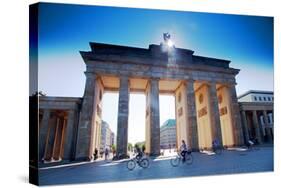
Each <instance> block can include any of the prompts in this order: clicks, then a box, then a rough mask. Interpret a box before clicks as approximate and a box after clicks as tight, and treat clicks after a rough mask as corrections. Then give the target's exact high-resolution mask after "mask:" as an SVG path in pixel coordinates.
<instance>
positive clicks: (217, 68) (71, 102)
mask: <svg viewBox="0 0 281 188" xmlns="http://www.w3.org/2000/svg"><path fill="white" fill-rule="evenodd" d="M90 47H91V50H90V51H81V52H80V54H81V56H82V58H83V60H84V62H85V64H86V71H85V76H86V84H85V90H84V96H83V98H76V99H74V98H71V99H68V100H64V99H62V98H57V99H52V100H49V102H48V97H45V102H44V97H42V100H41V101H42V102H41V103H40V105H41V107H40V110H41V113H42V117H41V121H40V122H41V123H40V129H42V130H44V131H41V132H40V139H41V138H42V140H40V151H41V153H40V157H41V158H42V159H44V157H45V158H46V157H48V158H49V159H51V158H52V157H54V156H57V157H56V158H57V159H59V158H62V159H64V158H67V159H73V160H87V159H90V158H91V156H92V154H93V152H94V149H95V148H99V136H100V135H99V131H100V126H101V119H102V117H101V114H102V98H103V94H104V92H106V91H115V92H118V93H119V101H118V102H119V104H118V121H117V156H118V157H119V158H124V157H126V155H127V143H128V117H129V100H130V92H138V93H144V94H145V95H146V108H145V109H146V112H145V125H144V126H145V144H146V151H145V152H146V153H148V154H150V155H159V154H160V122H159V121H160V119H159V94H164V93H165V94H171V95H173V96H175V110H176V113H175V114H176V130H177V132H176V137H177V146H178V147H179V146H180V144H181V140H185V141H186V142H187V144H188V145H189V146H190V147H191V148H192V149H193V150H199V149H210V148H211V147H212V141H213V140H214V139H215V138H216V139H218V140H219V141H220V143H221V144H222V145H224V146H239V145H243V144H244V140H243V139H244V138H243V132H242V125H241V119H240V111H239V105H238V101H237V95H236V89H235V85H236V80H235V76H236V75H237V74H238V73H239V70H238V69H234V68H231V67H230V66H229V64H230V61H228V60H223V59H216V58H210V57H203V56H198V55H194V51H191V50H188V49H181V48H176V47H175V46H169V45H168V44H166V43H161V44H160V45H154V44H152V45H149V48H148V49H144V48H135V47H127V46H118V45H112V44H102V43H92V42H91V43H90ZM51 103H52V104H51ZM54 104H58V105H57V107H58V108H59V107H61V111H60V112H58V113H56V112H55V111H54V110H53V112H52V113H56V115H59V116H60V117H61V119H60V120H59V122H58V121H56V123H57V124H58V125H60V126H61V128H60V129H58V128H57V131H56V132H54V131H52V130H51V129H50V128H47V126H48V125H49V124H50V121H49V119H50V118H49V117H50V110H52V109H51V107H50V105H54ZM48 105H49V106H48ZM68 107H69V108H68ZM46 109H49V112H48V113H45V110H46ZM53 121H55V120H53ZM44 126H45V127H44ZM50 134H51V135H52V136H51V137H50ZM57 135H60V136H57ZM46 139H47V140H46ZM56 144H57V147H56ZM49 150H50V151H49ZM48 151H49V152H48Z"/></svg>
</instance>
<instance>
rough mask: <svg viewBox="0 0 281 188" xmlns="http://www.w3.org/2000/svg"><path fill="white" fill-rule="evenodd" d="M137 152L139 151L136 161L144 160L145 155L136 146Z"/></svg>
mask: <svg viewBox="0 0 281 188" xmlns="http://www.w3.org/2000/svg"><path fill="white" fill-rule="evenodd" d="M136 151H137V155H136V159H137V160H140V159H141V158H142V155H143V153H142V151H141V149H140V148H139V146H138V145H137V146H136Z"/></svg>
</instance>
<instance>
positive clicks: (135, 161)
mask: <svg viewBox="0 0 281 188" xmlns="http://www.w3.org/2000/svg"><path fill="white" fill-rule="evenodd" d="M137 164H138V165H139V166H140V167H142V168H147V167H148V166H149V160H148V158H147V157H144V156H143V157H141V158H139V157H134V158H133V159H131V160H129V161H128V162H127V168H128V169H129V170H133V169H134V168H135V167H136V165H137Z"/></svg>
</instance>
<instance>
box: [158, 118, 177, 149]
mask: <svg viewBox="0 0 281 188" xmlns="http://www.w3.org/2000/svg"><path fill="white" fill-rule="evenodd" d="M176 124H177V123H176V120H174V119H168V120H167V121H165V122H164V123H163V125H162V126H161V127H160V148H161V149H170V148H175V147H176V143H177V137H176V132H177V131H176Z"/></svg>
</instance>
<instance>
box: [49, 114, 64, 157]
mask: <svg viewBox="0 0 281 188" xmlns="http://www.w3.org/2000/svg"><path fill="white" fill-rule="evenodd" d="M64 123H65V120H64V117H60V120H59V124H58V125H57V127H56V134H55V142H54V147H53V155H52V158H53V159H54V160H60V159H61V156H60V153H61V149H62V148H61V142H62V131H63V126H64Z"/></svg>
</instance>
